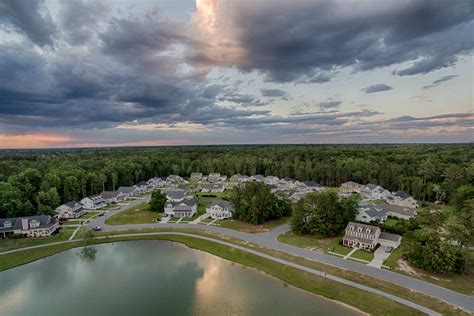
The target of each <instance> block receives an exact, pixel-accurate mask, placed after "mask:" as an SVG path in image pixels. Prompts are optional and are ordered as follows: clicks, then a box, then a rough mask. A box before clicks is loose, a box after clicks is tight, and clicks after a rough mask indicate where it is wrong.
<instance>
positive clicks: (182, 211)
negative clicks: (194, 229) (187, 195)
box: [165, 199, 197, 217]
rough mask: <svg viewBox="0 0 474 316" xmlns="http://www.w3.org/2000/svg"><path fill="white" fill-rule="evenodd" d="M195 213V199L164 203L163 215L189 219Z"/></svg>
mask: <svg viewBox="0 0 474 316" xmlns="http://www.w3.org/2000/svg"><path fill="white" fill-rule="evenodd" d="M196 211H197V204H196V200H195V199H182V200H181V201H179V202H176V201H171V200H169V201H166V204H165V214H168V215H169V216H174V217H191V216H193V215H194V214H195V213H196Z"/></svg>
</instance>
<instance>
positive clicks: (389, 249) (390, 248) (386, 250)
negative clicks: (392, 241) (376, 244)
mask: <svg viewBox="0 0 474 316" xmlns="http://www.w3.org/2000/svg"><path fill="white" fill-rule="evenodd" d="M392 250H393V247H387V249H385V252H388V253H390V252H392Z"/></svg>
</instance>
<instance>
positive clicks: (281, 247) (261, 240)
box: [89, 197, 474, 312]
mask: <svg viewBox="0 0 474 316" xmlns="http://www.w3.org/2000/svg"><path fill="white" fill-rule="evenodd" d="M148 199H149V197H145V199H144V200H137V201H134V202H132V203H131V204H130V205H128V206H124V207H122V208H121V209H118V210H114V211H110V212H108V213H107V215H106V216H103V217H98V218H95V219H94V220H92V221H91V222H90V223H89V226H90V227H93V226H101V227H102V229H103V230H126V229H141V228H188V229H189V228H192V229H198V230H204V231H211V232H215V233H220V234H223V235H228V236H231V237H235V238H239V239H242V240H244V241H247V242H249V243H253V244H256V245H259V246H263V247H267V248H272V249H275V250H278V251H282V252H286V253H288V254H291V255H295V256H300V257H304V258H307V259H310V260H314V261H318V262H322V263H325V264H328V265H332V266H335V267H339V268H342V269H346V270H351V271H355V272H358V273H361V274H364V275H368V276H371V277H374V278H377V279H381V280H384V281H386V282H390V283H393V284H396V285H400V286H403V287H405V288H408V289H412V290H414V291H417V292H420V293H423V294H426V295H429V296H432V297H434V298H436V299H439V300H444V301H446V302H448V303H451V304H454V305H456V306H459V307H462V308H464V309H466V310H468V311H471V312H474V297H472V296H469V295H464V294H461V293H458V292H454V291H452V290H449V289H446V288H443V287H440V286H437V285H434V284H432V283H428V282H425V281H422V280H419V279H415V278H413V277H410V276H406V275H402V274H399V273H395V272H392V271H388V270H383V269H377V268H374V267H371V266H367V265H365V264H362V263H357V262H354V261H350V260H343V259H342V258H338V257H335V256H331V255H328V254H325V253H322V252H317V251H311V250H308V249H303V248H299V247H295V246H291V245H288V244H285V243H281V242H279V241H278V240H277V236H278V235H280V234H282V233H284V232H286V231H288V230H289V229H290V227H289V225H283V226H280V227H277V228H276V229H274V230H272V231H270V232H266V233H259V234H251V233H245V232H240V231H237V230H232V229H228V228H223V227H218V226H207V225H200V224H198V225H189V224H169V223H156V224H141V225H118V226H111V225H106V224H105V219H106V218H107V217H110V216H112V215H114V214H116V213H118V212H120V211H122V210H123V209H126V208H130V207H133V206H135V205H138V204H141V203H145V201H148Z"/></svg>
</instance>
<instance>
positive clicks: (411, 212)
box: [378, 203, 416, 220]
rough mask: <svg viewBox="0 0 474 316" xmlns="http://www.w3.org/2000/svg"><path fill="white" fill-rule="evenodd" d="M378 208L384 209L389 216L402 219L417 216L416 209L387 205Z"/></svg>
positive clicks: (380, 205)
mask: <svg viewBox="0 0 474 316" xmlns="http://www.w3.org/2000/svg"><path fill="white" fill-rule="evenodd" d="M378 207H380V208H383V209H384V210H385V211H386V212H387V213H388V215H389V216H392V217H397V218H401V219H407V220H408V219H410V218H413V217H415V216H416V209H414V208H410V207H403V206H400V205H390V204H387V203H382V204H379V205H378Z"/></svg>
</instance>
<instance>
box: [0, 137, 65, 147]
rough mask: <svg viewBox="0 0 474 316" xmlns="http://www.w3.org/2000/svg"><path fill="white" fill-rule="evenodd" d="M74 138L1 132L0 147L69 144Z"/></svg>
mask: <svg viewBox="0 0 474 316" xmlns="http://www.w3.org/2000/svg"><path fill="white" fill-rule="evenodd" d="M73 140H74V138H72V137H71V136H67V135H58V134H22V135H5V134H0V148H5V149H6V148H42V147H59V146H64V145H67V144H68V143H69V142H71V141H73Z"/></svg>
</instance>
